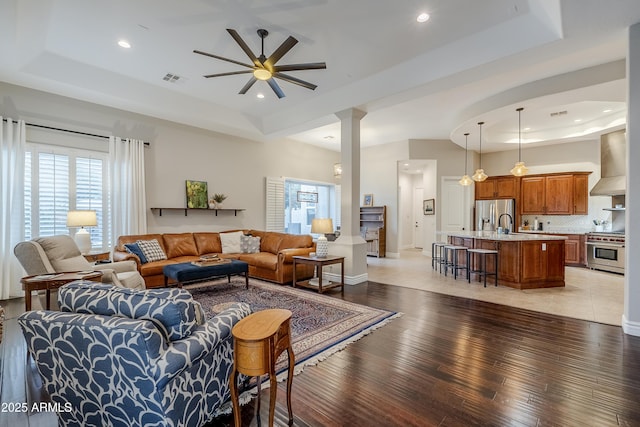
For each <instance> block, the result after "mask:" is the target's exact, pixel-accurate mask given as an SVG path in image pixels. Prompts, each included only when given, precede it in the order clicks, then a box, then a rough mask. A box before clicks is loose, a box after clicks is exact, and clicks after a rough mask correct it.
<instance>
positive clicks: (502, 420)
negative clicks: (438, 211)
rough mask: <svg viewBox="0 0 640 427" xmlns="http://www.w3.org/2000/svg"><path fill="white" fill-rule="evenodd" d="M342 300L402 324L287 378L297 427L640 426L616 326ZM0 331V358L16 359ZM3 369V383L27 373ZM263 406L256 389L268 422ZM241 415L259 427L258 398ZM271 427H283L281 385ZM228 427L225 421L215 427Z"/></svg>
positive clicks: (438, 304)
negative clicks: (394, 314) (389, 313)
mask: <svg viewBox="0 0 640 427" xmlns="http://www.w3.org/2000/svg"><path fill="white" fill-rule="evenodd" d="M329 295H332V296H334V297H336V298H339V297H340V293H339V292H335V293H330V294H329ZM344 299H346V300H349V301H353V302H357V303H361V304H365V305H369V306H373V307H378V308H383V309H388V310H393V311H401V312H403V313H404V316H402V317H400V318H398V319H395V320H393V321H392V322H391V323H389V324H388V325H386V326H384V327H383V328H381V329H378V330H376V331H374V332H373V333H371V334H370V335H368V336H366V337H364V338H362V339H361V340H359V341H358V342H356V343H353V344H350V345H349V346H348V347H347V348H346V349H345V350H343V351H341V352H339V353H337V354H335V355H333V356H331V357H329V358H328V359H327V360H325V361H323V362H321V363H319V364H318V365H317V366H311V367H307V368H306V369H305V371H304V372H303V373H301V374H300V375H297V376H296V377H295V378H294V381H293V413H294V425H296V426H372V425H379V426H475V425H481V426H618V425H621V426H640V338H638V337H631V336H628V335H624V334H623V333H622V330H621V328H620V327H616V326H611V325H604V324H599V323H594V322H588V321H582V320H576V319H570V318H565V317H559V316H554V315H549V314H543V313H538V312H532V311H527V310H523V309H518V308H513V307H507V306H502V305H496V304H491V303H486V302H481V301H475V300H470V299H465V298H459V297H453V296H447V295H441V294H436V293H431V292H425V291H419V290H414V289H408V288H403V287H396V286H389V285H383V284H378V283H372V282H369V283H368V284H362V285H357V286H347V287H346V289H345V295H344ZM0 304H1V305H3V306H5V304H7V302H6V301H5V302H0ZM19 304H22V305H19ZM16 305H19V307H20V308H22V307H24V305H23V301H22V300H16V301H11V302H8V307H9V310H8V311H9V313H10V316H11V315H17V314H16V313H17V312H19V311H20V310H19V309H16ZM7 323H8V325H7ZM7 323H5V340H3V343H2V346H3V348H2V349H0V350H2V351H1V352H0V357H20V354H21V353H22V351H17V350H16V349H15V348H13V347H15V346H19V345H20V344H19V342H20V340H18V339H16V335H18V334H19V331H16V330H15V328H16V325H15V321H14V322H11V321H9V322H7ZM7 326H8V327H7ZM7 329H9V330H7ZM7 335H8V336H7ZM12 337H13V338H12ZM7 343H9V344H10V346H11V347H12V349H11V350H9V349H7V348H6V345H7ZM22 360H24V359H22ZM0 362H1V361H0ZM6 362H7V361H6V360H5V363H4V368H2V370H0V372H1V374H2V378H3V382H6V381H7V380H10V381H14V380H16V378H20V377H25V375H24V373H23V374H21V375H18V376H16V374H15V373H14V372H11V371H9V372H7V371H8V369H9V368H8V367H7V366H10V367H11V368H13V367H15V366H16V365H19V363H11V362H10V363H6ZM23 365H24V363H23ZM26 377H28V375H26ZM2 390H3V391H4V390H5V388H4V386H3V388H2ZM23 392H24V391H23ZM14 396H15V393H14ZM268 399H269V390H268V389H266V390H263V394H262V408H261V418H262V422H263V424H265V425H266V421H267V420H268ZM0 400H2V401H5V395H4V392H3V396H0ZM242 416H243V425H244V426H250V425H251V426H254V425H256V421H255V417H254V416H255V401H254V402H252V403H249V404H248V405H246V406H244V407H243V409H242ZM3 417H5V419H6V414H3V413H0V427H4V425H9V424H5V423H3V422H2V418H3ZM33 421H36V420H33ZM276 424H277V425H286V424H287V410H286V403H285V388H284V383H280V384H279V389H278V403H277V407H276ZM10 425H11V427H20V426H23V425H24V426H26V425H32V426H33V425H42V426H45V425H46V426H49V425H55V420H52V419H51V417H49V418H48V419H46V420H38V423H33V422H30V423H29V420H28V419H27V418H26V417H23V418H22V419H21V420H16V421H14V422H11V424H10ZM227 425H233V422H232V418H231V416H225V417H221V418H220V419H218V420H216V421H215V422H214V423H211V424H210V426H227Z"/></svg>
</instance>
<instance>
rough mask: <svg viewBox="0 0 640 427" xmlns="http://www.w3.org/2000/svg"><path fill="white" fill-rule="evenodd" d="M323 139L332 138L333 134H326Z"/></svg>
mask: <svg viewBox="0 0 640 427" xmlns="http://www.w3.org/2000/svg"><path fill="white" fill-rule="evenodd" d="M324 139H333V135H327V136H325V137H324Z"/></svg>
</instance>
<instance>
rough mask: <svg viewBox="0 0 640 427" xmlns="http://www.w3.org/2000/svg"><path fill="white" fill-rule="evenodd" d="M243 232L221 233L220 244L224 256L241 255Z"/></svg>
mask: <svg viewBox="0 0 640 427" xmlns="http://www.w3.org/2000/svg"><path fill="white" fill-rule="evenodd" d="M242 235H243V234H242V231H234V232H231V233H220V243H222V253H223V254H239V253H240V252H242V251H241V250H240V238H241V237H242Z"/></svg>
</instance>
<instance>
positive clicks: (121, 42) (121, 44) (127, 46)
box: [118, 39, 131, 49]
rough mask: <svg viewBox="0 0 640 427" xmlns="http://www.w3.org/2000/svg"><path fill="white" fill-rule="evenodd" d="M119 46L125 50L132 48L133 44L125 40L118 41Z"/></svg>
mask: <svg viewBox="0 0 640 427" xmlns="http://www.w3.org/2000/svg"><path fill="white" fill-rule="evenodd" d="M118 46H120V47H123V48H125V49H129V48H131V44H129V42H128V41H126V40H124V39H123V40H118Z"/></svg>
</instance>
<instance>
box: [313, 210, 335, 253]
mask: <svg viewBox="0 0 640 427" xmlns="http://www.w3.org/2000/svg"><path fill="white" fill-rule="evenodd" d="M311 232H312V233H314V234H320V236H319V237H318V241H317V242H316V256H317V257H318V258H324V257H326V256H327V255H329V242H328V241H327V238H326V237H325V233H333V221H332V220H331V218H314V219H312V220H311Z"/></svg>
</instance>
